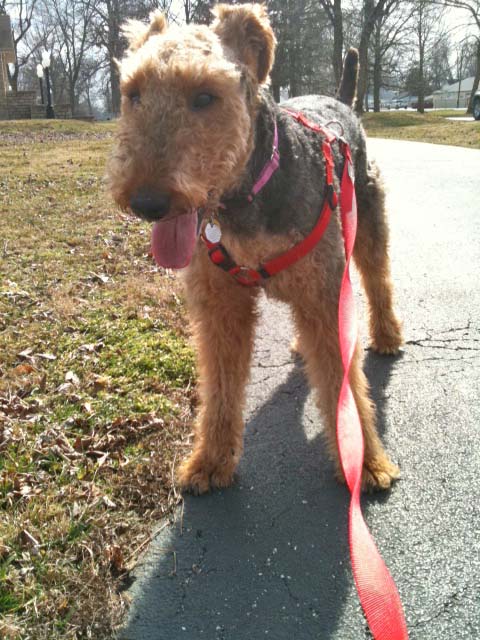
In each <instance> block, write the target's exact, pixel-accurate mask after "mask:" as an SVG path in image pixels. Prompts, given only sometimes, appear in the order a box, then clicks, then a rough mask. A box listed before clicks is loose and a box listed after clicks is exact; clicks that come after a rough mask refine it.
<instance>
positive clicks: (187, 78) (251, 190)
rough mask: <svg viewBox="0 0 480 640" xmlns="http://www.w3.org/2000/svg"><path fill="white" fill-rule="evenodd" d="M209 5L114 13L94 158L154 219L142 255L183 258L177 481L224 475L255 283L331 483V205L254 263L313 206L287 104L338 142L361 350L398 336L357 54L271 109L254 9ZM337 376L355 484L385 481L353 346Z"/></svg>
mask: <svg viewBox="0 0 480 640" xmlns="http://www.w3.org/2000/svg"><path fill="white" fill-rule="evenodd" d="M213 13H214V21H213V23H212V24H211V26H205V25H187V26H183V27H178V26H170V27H169V26H168V25H167V23H166V20H165V18H164V16H163V15H162V14H161V13H159V12H154V13H153V14H151V16H150V22H149V24H143V23H141V22H138V21H130V22H129V23H128V24H127V25H126V27H125V34H126V36H127V39H128V44H129V48H128V51H127V52H126V55H125V57H124V59H123V60H122V61H121V62H120V63H119V66H120V75H121V92H122V113H121V118H120V121H119V126H118V135H117V143H116V146H115V149H114V151H113V152H112V155H111V158H110V160H109V164H108V169H107V179H108V184H109V189H110V191H111V193H112V195H113V198H114V199H115V201H116V202H117V203H118V204H119V205H120V207H122V208H123V209H128V210H131V211H132V212H133V213H135V214H136V215H139V216H141V217H143V218H145V219H146V220H149V221H152V222H154V225H153V231H152V251H153V255H154V257H155V259H156V261H157V262H158V263H159V264H161V265H162V266H165V267H170V268H183V267H186V268H185V271H184V281H185V292H186V300H187V306H188V313H189V318H190V321H191V325H192V330H193V336H194V341H195V344H196V350H197V354H198V373H199V396H200V408H199V412H198V417H197V420H196V426H195V439H194V447H193V452H192V453H191V454H190V456H189V457H188V458H187V459H186V460H185V461H184V462H183V463H182V464H181V466H180V468H179V471H178V481H179V484H180V486H181V487H182V488H183V489H184V490H190V491H193V492H195V493H204V492H206V491H208V490H210V489H211V488H213V487H227V486H229V485H230V484H231V483H232V481H233V478H234V472H235V469H236V467H237V464H238V462H239V459H240V456H241V453H242V446H243V431H244V421H243V417H242V410H243V405H244V399H245V386H246V383H247V380H248V376H249V368H250V359H251V353H252V348H253V340H254V328H255V322H256V320H257V301H258V297H259V294H260V291H261V290H263V291H264V292H265V293H266V295H267V296H269V297H272V298H275V299H277V300H281V301H283V302H285V303H287V304H288V305H289V306H290V307H291V309H292V315H293V319H294V322H295V327H296V339H297V348H298V350H299V352H300V353H301V356H302V357H303V359H304V361H305V365H306V371H307V374H308V378H309V382H310V384H311V386H312V387H313V388H314V389H315V390H316V392H317V396H318V406H319V409H320V410H321V412H322V413H323V417H324V422H325V431H326V438H327V444H328V445H329V451H330V453H331V456H332V458H333V460H334V463H335V465H336V469H337V475H338V476H339V478H340V479H341V478H342V471H341V467H340V463H339V457H338V450H337V443H336V405H337V400H338V395H339V389H340V385H341V381H342V376H343V370H342V364H341V359H340V352H339V339H338V323H337V309H338V299H339V290H340V283H341V278H342V273H343V270H344V266H345V251H344V247H343V242H342V231H341V224H340V220H339V216H338V215H337V213H338V207H337V206H336V202H335V201H333V202H331V209H332V210H333V213H332V215H331V218H330V221H329V223H328V226H327V228H326V229H325V230H324V233H323V235H322V237H321V239H320V240H319V241H318V242H317V243H316V244H315V246H314V247H313V248H312V249H311V250H310V251H309V252H308V253H307V255H304V256H302V257H301V259H298V260H296V262H295V263H294V264H290V265H289V266H288V268H285V269H283V270H281V271H280V272H278V273H276V274H275V275H273V277H269V276H270V274H269V273H267V272H266V269H264V268H263V267H264V266H265V265H266V264H273V263H272V260H273V262H275V259H276V258H277V257H278V256H282V255H286V254H288V253H289V252H291V250H292V247H295V246H296V245H298V244H299V243H301V242H302V240H304V239H305V238H306V237H308V236H309V234H311V233H312V229H314V228H315V226H316V225H317V223H318V220H319V212H322V211H324V208H325V199H326V198H327V195H326V189H325V187H326V186H329V185H328V184H327V169H326V163H325V161H324V157H323V154H322V142H323V140H324V135H323V134H322V133H321V132H320V133H319V132H318V131H314V130H312V129H311V128H309V127H306V126H304V124H302V122H301V121H300V120H301V118H300V119H299V118H298V115H295V114H298V112H301V113H302V114H304V116H305V117H307V118H308V119H309V120H311V121H313V122H314V123H317V124H321V123H323V124H325V123H330V130H337V132H338V135H339V136H340V135H341V136H342V137H343V139H344V140H345V141H346V142H347V143H348V145H349V147H350V150H351V155H352V160H353V166H354V174H355V175H354V177H355V191H356V196H357V203H358V231H357V238H356V244H355V249H354V260H355V263H356V265H357V267H358V270H359V272H360V275H361V279H362V283H363V286H364V288H365V290H366V294H367V298H368V303H369V328H370V335H371V346H372V348H373V349H374V350H375V351H377V352H379V353H383V354H395V353H396V352H397V351H398V349H399V348H400V346H401V344H402V332H401V325H400V322H399V321H398V319H397V318H396V316H395V313H394V311H393V307H392V297H393V292H392V281H391V276H390V263H389V256H388V237H389V231H388V226H387V221H386V216H385V206H384V205H385V197H384V190H383V186H382V181H381V178H380V174H379V171H378V169H377V167H376V166H375V165H374V164H373V163H371V162H369V161H368V159H367V151H366V141H365V134H364V131H363V128H362V126H361V124H360V121H359V120H358V118H357V116H356V115H355V114H354V113H353V111H352V108H351V106H352V103H353V101H354V98H355V93H356V83H357V76H358V54H357V52H356V51H355V50H350V52H349V53H348V54H347V56H346V61H345V66H344V72H343V77H342V81H341V84H340V88H339V91H338V94H337V97H336V98H330V97H321V96H308V97H302V98H295V99H292V100H289V101H287V102H286V103H284V104H282V105H277V104H276V103H275V102H274V100H273V98H272V96H271V95H270V93H269V91H268V86H267V84H268V78H269V73H270V70H271V68H272V65H273V62H274V53H275V46H276V40H275V35H274V33H273V30H272V28H271V25H270V22H269V19H268V15H267V12H266V9H265V8H264V7H263V6H261V5H257V4H243V5H223V4H220V5H217V6H216V7H215V8H214V10H213ZM292 111H293V112H295V113H292ZM331 149H332V154H333V156H332V157H333V169H334V170H333V175H331V176H330V182H332V183H333V184H332V185H331V186H332V189H333V191H334V192H335V193H336V194H338V193H339V189H340V186H339V182H340V180H339V178H340V175H341V170H342V166H343V162H344V158H343V156H342V154H341V152H340V146H339V144H337V143H336V142H333V143H332V144H331ZM330 195H332V194H331V192H330ZM322 215H323V214H322ZM220 239H221V243H220V242H219V240H220ZM238 265H242V266H241V267H239V266H238ZM219 267H220V268H219ZM253 277H254V278H255V282H251V281H250V280H251V279H252V278H253ZM242 278H243V280H242ZM249 279H250V280H249ZM245 285H254V286H245ZM350 384H351V387H352V391H353V394H354V398H355V401H356V404H357V408H358V411H359V415H360V419H361V424H362V429H363V435H364V441H365V455H364V467H363V475H362V487H363V488H364V489H369V490H371V489H387V488H389V487H390V486H391V484H392V482H393V480H395V479H396V478H397V477H398V475H399V470H398V467H397V466H396V465H395V464H394V463H393V462H392V461H391V460H390V458H389V456H388V454H387V453H386V452H385V450H384V448H383V445H382V443H381V441H380V438H379V436H378V434H377V431H376V426H375V411H374V406H373V404H372V401H371V399H370V396H369V388H368V383H367V380H366V377H365V375H364V373H363V370H362V349H361V347H360V346H359V345H358V344H357V346H356V349H355V352H354V356H353V361H352V365H351V370H350Z"/></svg>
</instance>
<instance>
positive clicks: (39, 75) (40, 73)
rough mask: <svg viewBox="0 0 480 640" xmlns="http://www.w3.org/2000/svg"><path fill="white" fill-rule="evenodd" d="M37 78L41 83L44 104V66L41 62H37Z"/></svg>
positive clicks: (41, 96)
mask: <svg viewBox="0 0 480 640" xmlns="http://www.w3.org/2000/svg"><path fill="white" fill-rule="evenodd" d="M37 78H38V82H39V84H40V98H41V100H42V104H44V102H45V98H44V96H43V67H42V65H41V64H37Z"/></svg>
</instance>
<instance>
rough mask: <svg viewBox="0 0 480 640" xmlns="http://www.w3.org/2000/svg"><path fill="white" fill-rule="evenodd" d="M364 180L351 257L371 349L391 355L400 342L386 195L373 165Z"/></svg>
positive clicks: (359, 189) (360, 182) (360, 186)
mask: <svg viewBox="0 0 480 640" xmlns="http://www.w3.org/2000/svg"><path fill="white" fill-rule="evenodd" d="M362 177H363V176H362ZM365 178H366V180H357V185H356V193H357V204H358V228H357V239H356V242H355V248H354V253H353V257H354V260H355V263H356V265H357V267H358V270H359V271H360V275H361V278H362V282H363V286H364V288H365V291H366V293H367V297H368V302H369V320H370V322H369V324H370V337H371V345H372V348H373V349H374V350H375V351H378V352H379V353H386V354H394V353H397V352H398V349H399V348H400V346H401V344H402V342H403V339H402V330H401V324H400V322H399V321H398V319H397V318H396V316H395V313H394V311H393V284H392V279H391V275H390V259H389V255H388V240H389V229H388V224H387V220H386V214H385V194H384V190H383V185H382V182H381V178H380V174H379V172H378V169H377V167H376V166H375V165H374V164H372V165H371V166H370V167H369V168H368V171H367V173H366V176H365Z"/></svg>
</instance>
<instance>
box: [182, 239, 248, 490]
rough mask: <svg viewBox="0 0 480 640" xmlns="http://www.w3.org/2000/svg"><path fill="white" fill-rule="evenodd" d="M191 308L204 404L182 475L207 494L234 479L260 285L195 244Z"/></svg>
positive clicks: (189, 297) (189, 486) (189, 283)
mask: <svg viewBox="0 0 480 640" xmlns="http://www.w3.org/2000/svg"><path fill="white" fill-rule="evenodd" d="M186 294H187V307H188V311H189V314H190V319H191V325H192V328H193V335H194V341H195V346H196V349H197V358H198V375H199V395H200V408H199V413H198V418H197V422H196V427H195V441H194V448H193V452H192V454H191V455H190V457H189V458H188V459H187V460H185V461H184V462H183V464H182V465H181V467H180V469H179V472H178V480H179V483H180V486H181V487H182V488H183V489H188V490H191V491H193V492H194V493H204V492H205V491H208V490H209V489H210V487H226V486H228V485H230V484H231V482H232V480H233V474H234V471H235V468H236V466H237V464H238V461H239V459H240V456H241V453H242V449H243V430H244V421H243V416H242V410H243V404H244V397H245V385H246V382H247V379H248V375H249V369H250V359H251V352H252V350H253V339H254V329H255V320H256V317H257V312H256V295H257V290H256V289H255V290H254V289H252V288H247V287H242V286H240V285H238V284H237V283H236V282H235V280H234V279H233V278H232V277H231V276H230V275H229V274H226V273H225V272H223V271H222V270H221V269H219V268H218V267H215V266H214V265H212V264H211V262H210V261H209V259H208V256H207V254H206V251H205V249H204V248H203V247H201V248H199V249H197V251H196V254H195V255H194V258H193V261H192V264H191V266H190V267H189V269H188V270H187V274H186Z"/></svg>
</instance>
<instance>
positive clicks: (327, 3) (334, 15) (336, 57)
mask: <svg viewBox="0 0 480 640" xmlns="http://www.w3.org/2000/svg"><path fill="white" fill-rule="evenodd" d="M319 2H320V4H321V6H322V7H323V9H324V11H325V13H326V15H327V17H328V20H329V21H330V24H331V25H332V28H333V54H332V65H333V73H334V75H335V85H336V86H337V87H338V86H339V85H340V80H341V77H342V66H343V15H342V0H319Z"/></svg>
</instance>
